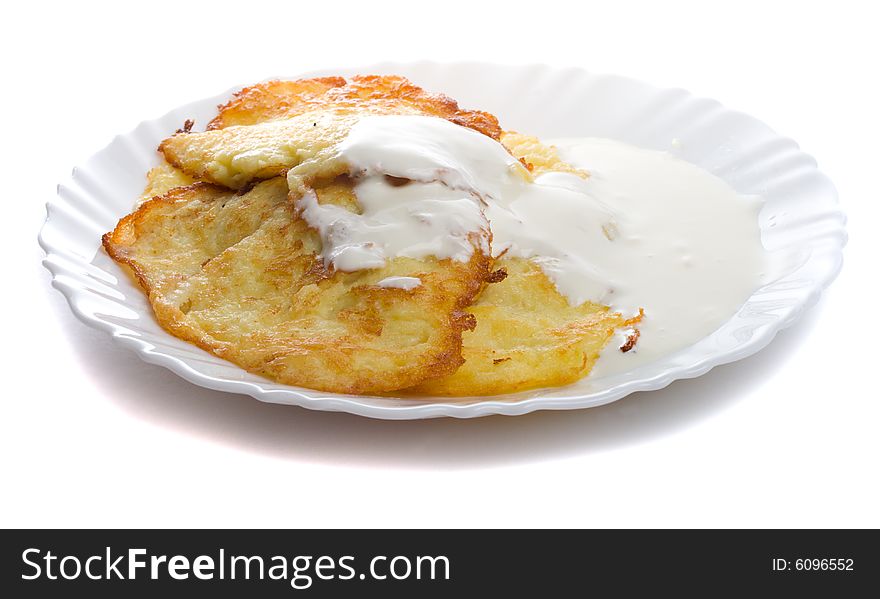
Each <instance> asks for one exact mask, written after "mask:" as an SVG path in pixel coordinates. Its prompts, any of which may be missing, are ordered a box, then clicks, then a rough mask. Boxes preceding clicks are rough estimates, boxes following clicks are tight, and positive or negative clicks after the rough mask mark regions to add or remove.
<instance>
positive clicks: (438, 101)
mask: <svg viewBox="0 0 880 599" xmlns="http://www.w3.org/2000/svg"><path fill="white" fill-rule="evenodd" d="M395 104H397V105H407V106H411V107H413V108H418V109H420V110H422V111H423V112H425V113H427V114H431V115H434V116H438V117H442V118H445V119H446V120H448V121H450V122H453V123H455V124H457V125H461V126H463V127H468V128H469V129H473V130H475V131H479V132H480V133H482V134H484V135H487V136H489V137H491V138H492V139H494V140H496V141H497V140H498V139H500V137H501V133H502V131H501V126H500V125H499V124H498V119H497V118H496V117H495V116H494V115H492V114H490V113H488V112H483V111H480V110H465V109H463V108H461V107H459V105H458V102H456V101H455V100H454V99H452V98H450V97H449V96H447V95H445V94H441V93H431V92H428V91H425V90H424V89H423V88H421V87H419V86H417V85H414V84H413V83H412V82H410V81H409V80H408V79H406V78H405V77H401V76H399V75H355V76H352V77H351V78H350V79H349V80H348V81H346V80H345V79H344V78H342V77H317V78H314V79H298V80H295V81H287V80H278V79H276V80H272V81H267V82H264V83H258V84H256V85H251V86H248V87H245V88H243V89H242V90H240V91H238V92H236V93H235V95H234V96H233V98H232V99H230V100H229V101H228V102H226V103H225V104H221V105H219V106H218V107H217V108H218V110H219V114H218V115H217V116H216V117H215V118H214V119H213V120H212V121H211V122H210V123H208V126H207V129H209V130H211V129H222V128H224V127H227V126H229V125H233V124H254V123H256V122H257V121H258V120H259V121H265V120H272V119H277V118H283V117H285V116H295V115H297V114H301V113H303V112H307V111H309V110H313V109H316V108H332V107H354V106H358V105H361V106H363V105H373V106H376V107H381V106H382V105H387V106H393V105H395ZM247 113H253V114H255V115H259V118H257V119H252V120H250V122H247V121H248V120H249V119H244V121H245V122H242V120H240V119H234V118H233V117H235V116H241V115H243V114H247ZM227 117H228V118H227ZM227 121H232V122H227Z"/></svg>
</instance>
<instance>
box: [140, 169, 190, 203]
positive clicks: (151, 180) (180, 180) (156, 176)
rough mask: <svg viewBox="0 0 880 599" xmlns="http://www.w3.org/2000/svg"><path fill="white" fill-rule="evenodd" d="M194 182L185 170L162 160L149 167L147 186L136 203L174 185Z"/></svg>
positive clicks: (163, 192)
mask: <svg viewBox="0 0 880 599" xmlns="http://www.w3.org/2000/svg"><path fill="white" fill-rule="evenodd" d="M195 182H196V180H195V179H193V178H192V177H190V176H189V175H187V174H186V173H185V172H183V171H182V170H180V169H178V168H175V167H173V166H171V165H170V164H168V163H167V162H165V161H164V160H163V161H162V163H161V164H159V166H156V167H153V168H151V169H150V171H149V172H148V173H147V186H146V187H145V188H144V191H143V193H142V194H141V197H140V199H139V200H138V202H137V204H136V205H137V206H140V205H141V204H143V203H144V202H146V201H147V200H151V199H153V198H155V197H156V196H160V195H164V194H166V193H168V192H169V191H171V190H172V189H174V188H175V187H186V186H187V185H192V184H193V183H195Z"/></svg>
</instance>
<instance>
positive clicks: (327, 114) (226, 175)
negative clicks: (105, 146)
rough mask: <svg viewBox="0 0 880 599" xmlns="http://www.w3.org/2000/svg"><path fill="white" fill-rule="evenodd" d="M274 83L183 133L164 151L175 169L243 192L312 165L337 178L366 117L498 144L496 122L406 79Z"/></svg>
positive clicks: (244, 93) (239, 98) (165, 145)
mask: <svg viewBox="0 0 880 599" xmlns="http://www.w3.org/2000/svg"><path fill="white" fill-rule="evenodd" d="M340 82H344V80H337V79H336V78H322V79H305V80H299V81H286V82H285V81H273V82H269V83H264V84H260V85H256V86H253V87H250V88H245V89H244V90H242V91H241V92H240V93H239V94H238V95H237V96H236V97H235V98H233V99H232V100H231V101H230V102H229V103H227V104H226V105H224V106H221V107H220V115H219V116H218V117H217V118H215V119H214V120H213V121H212V122H211V125H210V128H209V130H208V131H204V132H201V133H191V132H189V131H179V132H178V133H177V134H175V135H173V136H172V137H169V138H168V139H166V140H165V141H163V142H162V144H161V145H160V146H159V151H160V152H162V153H163V154H164V156H165V159H166V160H167V161H168V162H169V163H171V164H172V165H173V166H175V167H177V168H179V169H181V170H182V171H184V172H185V173H186V174H188V175H190V176H191V177H194V178H197V179H203V180H206V181H210V182H213V183H217V184H220V185H223V186H225V187H229V188H231V189H242V188H244V187H245V186H247V185H248V184H250V183H251V182H252V181H253V180H255V179H268V178H271V177H275V176H278V175H280V174H283V173H285V172H287V171H288V170H289V169H291V168H293V167H296V166H298V165H300V164H301V163H304V162H306V161H313V162H320V163H321V165H320V170H321V171H322V172H325V173H330V171H333V172H332V173H330V176H331V177H335V176H336V175H337V174H341V173H342V172H344V170H345V166H344V165H343V164H341V163H339V164H337V165H336V166H335V167H328V165H326V164H324V163H325V162H326V161H329V160H331V159H332V155H331V154H330V153H329V152H328V150H329V149H331V148H333V147H334V146H335V145H336V144H337V143H339V142H340V141H342V140H343V139H345V136H346V135H348V132H349V130H350V129H351V127H352V126H353V125H354V124H355V123H356V122H357V121H358V120H359V119H361V118H362V117H364V116H366V115H374V114H419V115H428V116H437V117H440V118H444V119H447V120H449V121H451V122H453V123H456V124H458V125H461V126H464V127H470V128H472V129H474V130H476V131H479V132H480V133H483V134H485V135H488V136H489V137H492V138H493V139H496V140H497V139H498V138H499V136H500V134H501V129H500V127H499V126H498V121H497V119H496V118H495V117H494V116H492V115H490V114H488V113H484V112H476V111H471V110H462V109H460V108H459V107H458V104H457V103H456V102H455V101H454V100H452V99H451V98H448V97H446V96H443V95H440V94H429V93H427V92H425V91H424V90H423V89H421V88H420V87H416V86H414V85H412V84H411V83H410V82H409V81H408V80H406V79H404V78H403V77H393V76H384V77H379V76H365V77H353V78H352V80H351V82H348V83H345V84H344V85H336V84H337V83H340Z"/></svg>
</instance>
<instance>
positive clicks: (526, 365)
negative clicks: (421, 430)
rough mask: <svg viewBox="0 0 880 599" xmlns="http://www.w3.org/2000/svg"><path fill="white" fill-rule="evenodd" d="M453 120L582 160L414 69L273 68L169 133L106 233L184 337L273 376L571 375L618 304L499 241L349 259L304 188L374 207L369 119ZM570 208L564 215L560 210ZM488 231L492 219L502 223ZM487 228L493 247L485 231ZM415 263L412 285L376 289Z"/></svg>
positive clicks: (317, 379) (390, 383) (350, 386)
mask: <svg viewBox="0 0 880 599" xmlns="http://www.w3.org/2000/svg"><path fill="white" fill-rule="evenodd" d="M377 114H378V115H381V114H414V115H425V116H432V117H437V118H443V119H446V120H448V121H450V122H452V123H455V124H457V125H460V126H462V127H468V128H470V129H473V130H475V131H477V132H479V133H481V134H483V135H486V136H488V137H490V138H492V139H495V140H496V141H499V142H500V143H502V144H504V146H505V147H506V148H507V149H508V151H510V153H511V154H512V155H513V156H515V157H517V158H519V159H520V160H521V161H522V162H523V163H524V164H525V165H526V166H527V168H528V169H529V170H530V171H531V172H532V174H534V175H538V174H540V173H542V172H548V171H568V172H575V173H578V174H580V175H581V176H584V177H586V176H587V175H586V173H583V172H580V171H577V169H573V168H572V167H571V166H569V165H567V164H565V163H564V162H562V161H561V160H560V159H559V157H558V156H557V154H556V152H555V150H554V149H553V148H552V147H550V146H546V145H544V144H541V142H540V141H538V140H537V139H535V138H532V137H527V136H524V135H520V134H517V133H509V132H508V133H505V132H503V131H502V129H501V127H500V126H499V124H498V120H497V119H496V118H495V117H494V116H492V115H490V114H488V113H485V112H479V111H471V110H463V109H461V108H459V106H458V104H457V103H456V102H455V101H454V100H452V99H450V98H448V97H446V96H444V95H439V94H430V93H427V92H425V91H424V90H422V89H421V88H419V87H416V86H414V85H412V84H411V83H410V82H409V81H407V80H406V79H404V78H401V77H394V76H382V77H377V76H364V77H353V78H351V79H350V80H348V81H347V80H345V79H342V78H339V77H327V78H319V79H307V80H299V81H271V82H268V83H262V84H259V85H255V86H253V87H248V88H245V89H243V90H242V91H241V92H239V93H238V94H236V95H235V97H234V98H233V99H232V100H230V101H229V102H228V103H227V104H225V105H223V106H220V107H219V114H218V115H217V117H216V118H215V119H214V120H212V121H211V122H210V123H209V125H208V127H207V130H206V131H204V132H198V133H197V132H193V131H191V128H192V124H191V123H190V122H188V123H187V124H186V125H185V126H184V128H183V129H182V130H180V131H178V132H177V133H176V134H175V135H173V136H172V137H170V138H168V139H167V140H165V141H164V142H162V144H161V146H160V148H159V149H160V152H161V153H162V155H163V157H164V162H163V164H162V165H160V166H159V167H157V168H155V169H153V170H152V171H150V173H148V185H147V188H146V190H145V192H144V201H142V203H141V204H140V205H139V206H138V207H137V209H136V210H135V211H134V212H133V213H132V214H129V215H128V216H126V217H124V218H123V219H122V220H120V221H119V224H118V225H117V227H116V228H115V229H114V230H113V231H112V232H110V233H107V234H106V235H105V236H104V239H103V242H104V247H105V248H106V250H107V252H108V253H109V254H110V256H112V257H113V259H114V260H116V261H117V262H119V263H120V264H124V265H127V266H128V267H130V269H131V271H132V272H133V273H134V275H135V277H136V278H137V280H138V282H139V283H140V285H141V286H142V287H143V289H144V290H145V292H146V293H147V295H148V297H149V300H150V303H151V305H152V307H153V310H154V312H155V314H156V318H157V319H158V321H159V322H160V324H161V325H162V326H163V327H164V328H165V329H166V330H168V331H169V332H170V333H172V334H173V335H175V336H177V337H180V338H181V339H184V340H186V341H189V342H191V343H195V344H196V345H198V346H200V347H202V348H203V349H205V350H207V351H209V352H211V353H213V354H216V355H217V356H220V357H222V358H224V359H227V360H229V361H231V362H234V363H236V364H238V365H240V366H241V367H242V368H245V369H246V370H248V371H250V372H254V373H257V374H260V375H263V376H265V377H268V378H270V379H272V380H274V381H277V382H280V383H285V384H289V385H296V386H302V387H309V388H313V389H320V390H325V391H333V392H339V393H352V394H387V393H391V392H394V393H395V394H398V395H401V396H412V395H450V396H469V395H492V394H502V393H510V392H514V391H520V390H523V389H530V388H536V387H546V386H557V385H563V384H567V383H570V382H573V381H575V380H577V379H579V378H581V377H583V376H585V375H586V374H588V373H589V371H590V369H591V368H592V366H593V364H594V363H595V361H596V360H597V359H598V357H599V353H600V351H601V350H602V348H603V347H604V346H605V345H606V344H607V343H608V342H609V340H610V339H611V337H612V335H613V334H614V332H615V331H616V330H618V329H621V328H625V327H629V326H632V325H633V324H634V322H635V321H634V320H633V319H630V320H627V319H626V317H624V316H622V315H621V314H618V313H614V312H613V311H611V310H610V309H609V308H608V307H606V306H601V305H598V304H594V303H591V302H585V303H583V304H581V305H578V306H573V305H571V304H570V303H569V301H568V300H567V299H566V298H565V297H564V296H563V295H561V294H560V293H559V292H558V290H557V289H556V287H555V286H554V284H553V283H552V282H551V281H550V280H549V279H548V278H547V276H546V275H545V274H544V272H543V271H542V270H541V268H540V266H538V265H537V264H536V263H534V262H532V261H530V260H528V259H524V258H511V257H506V256H504V255H493V252H492V251H491V249H490V250H488V251H487V249H486V248H487V247H488V248H491V232H490V230H487V231H485V232H484V233H485V238H484V239H477V238H476V236H475V238H474V239H473V240H472V243H473V248H474V251H473V253H472V256H471V258H470V260H469V261H467V262H462V261H456V260H453V259H443V260H441V259H437V258H434V257H427V258H423V259H414V258H403V257H397V258H391V259H389V260H387V262H386V264H385V265H384V266H383V267H382V268H375V269H369V270H361V271H356V272H341V271H336V270H334V269H333V268H332V266H329V267H328V266H327V265H326V264H325V261H324V260H323V258H322V255H321V238H320V236H319V234H318V232H317V231H315V230H314V229H312V228H310V227H309V225H308V224H307V223H306V222H305V220H303V219H302V217H301V215H300V211H299V210H298V208H297V200H298V199H299V198H301V197H302V195H303V193H305V192H306V191H308V190H314V191H315V192H316V194H317V197H318V201H319V202H320V203H332V204H336V205H338V206H341V207H343V208H345V209H347V210H351V211H353V212H358V211H359V206H358V202H357V197H356V196H355V194H354V192H353V179H352V177H353V176H355V175H356V174H355V173H351V172H349V167H348V165H347V164H345V162H344V161H343V160H342V159H341V158H340V157H339V154H338V152H336V151H335V146H336V144H338V143H339V142H340V141H342V140H343V139H345V136H346V135H347V133H348V131H349V130H350V129H351V127H352V126H353V124H354V123H356V122H357V121H358V120H359V119H360V118H362V117H363V116H365V115H377ZM560 217H562V215H560ZM490 228H491V224H490ZM487 241H488V243H486V242H487ZM388 277H417V278H418V279H420V280H421V285H419V286H417V287H414V288H412V289H403V288H397V287H387V286H379V285H377V283H378V282H379V281H381V280H383V279H386V278H388Z"/></svg>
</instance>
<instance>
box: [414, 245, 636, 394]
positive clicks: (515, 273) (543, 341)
mask: <svg viewBox="0 0 880 599" xmlns="http://www.w3.org/2000/svg"><path fill="white" fill-rule="evenodd" d="M495 268H496V269H498V270H499V271H503V272H506V273H507V276H506V278H504V279H503V280H502V281H500V282H498V283H494V284H492V285H489V286H487V287H486V289H485V291H483V293H482V294H481V295H480V297H479V299H478V300H477V301H476V302H475V303H474V305H473V306H471V308H470V312H471V313H472V314H473V315H474V317H475V318H476V321H477V326H476V328H475V329H474V330H473V331H468V332H466V333H465V334H464V340H463V343H464V349H463V353H464V359H465V362H464V364H463V365H462V367H461V368H459V369H458V370H457V371H455V373H454V374H451V375H449V376H447V377H444V378H441V379H436V380H432V381H427V382H425V383H422V384H420V385H418V386H417V387H415V388H413V389H411V390H409V391H410V392H411V393H414V394H423V395H451V396H466V395H495V394H501V393H514V392H516V391H522V390H526V389H533V388H536V387H552V386H558V385H566V384H569V383H573V382H574V381H577V380H578V379H581V378H583V377H584V376H586V375H587V374H589V372H590V370H591V369H592V367H593V364H595V362H596V360H597V359H598V358H599V352H601V351H602V348H604V347H605V345H606V344H607V343H608V340H609V339H610V338H611V336H612V335H613V334H614V331H615V330H616V329H618V328H620V327H623V326H628V324H632V322H631V321H626V320H625V319H624V318H623V317H622V316H621V315H620V314H617V313H614V312H611V311H610V310H609V309H608V308H607V307H606V306H600V305H597V304H594V303H591V302H586V303H584V304H581V305H580V306H572V305H571V304H570V303H569V302H568V300H567V299H566V298H565V297H564V296H562V295H561V294H560V293H559V292H558V291H557V290H556V287H555V286H554V285H553V283H552V282H551V281H550V279H548V278H547V276H546V275H545V274H544V272H543V271H542V270H541V268H540V267H539V266H538V265H537V264H535V263H534V262H531V261H529V260H526V259H523V258H501V259H499V260H497V261H496V262H495Z"/></svg>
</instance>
